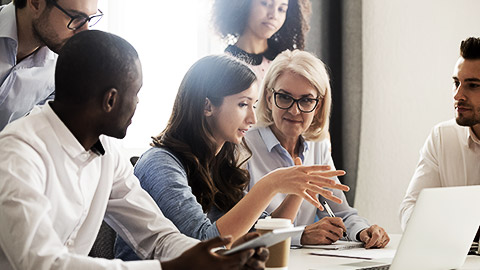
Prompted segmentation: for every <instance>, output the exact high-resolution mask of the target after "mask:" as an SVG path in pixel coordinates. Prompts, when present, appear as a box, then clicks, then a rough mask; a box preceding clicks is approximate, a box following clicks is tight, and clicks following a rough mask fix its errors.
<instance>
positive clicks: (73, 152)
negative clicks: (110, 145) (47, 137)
mask: <svg viewBox="0 0 480 270" xmlns="http://www.w3.org/2000/svg"><path fill="white" fill-rule="evenodd" d="M42 113H43V114H44V115H45V117H46V118H47V120H48V122H49V123H50V125H51V126H52V129H53V131H54V132H55V134H56V135H57V138H58V141H59V143H60V144H61V145H62V147H63V149H64V150H65V151H66V152H67V153H68V154H69V155H70V156H71V157H72V158H80V159H83V160H86V158H85V157H88V156H89V155H88V154H89V153H93V154H95V155H97V156H100V155H104V154H105V149H104V147H103V145H102V143H101V142H100V140H98V141H97V142H96V143H95V144H94V145H93V146H92V148H90V151H85V149H84V148H83V146H82V145H81V144H80V142H79V141H78V140H77V138H75V136H74V135H73V134H72V132H71V131H70V130H69V129H68V128H67V126H65V124H64V123H63V122H62V120H61V119H60V118H59V117H58V116H57V114H56V113H55V112H54V111H53V109H52V107H50V104H49V103H47V104H45V105H44V106H43V108H42ZM86 154H87V155H86Z"/></svg>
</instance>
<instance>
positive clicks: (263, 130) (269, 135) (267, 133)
mask: <svg viewBox="0 0 480 270" xmlns="http://www.w3.org/2000/svg"><path fill="white" fill-rule="evenodd" d="M258 132H259V133H260V136H261V137H262V140H263V142H264V143H265V146H266V147H267V149H268V152H272V149H273V148H274V147H275V146H277V145H278V146H280V147H283V146H282V145H281V144H280V141H279V140H278V139H277V137H276V136H275V134H273V132H272V129H271V128H270V127H259V128H258ZM300 140H301V143H302V145H303V149H300V155H301V156H303V153H305V152H306V151H308V143H307V142H306V141H305V139H304V138H303V136H300Z"/></svg>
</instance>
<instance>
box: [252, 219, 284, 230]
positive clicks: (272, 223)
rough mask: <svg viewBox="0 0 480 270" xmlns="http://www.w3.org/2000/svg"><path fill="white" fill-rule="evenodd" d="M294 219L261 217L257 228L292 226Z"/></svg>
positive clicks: (272, 228)
mask: <svg viewBox="0 0 480 270" xmlns="http://www.w3.org/2000/svg"><path fill="white" fill-rule="evenodd" d="M292 227H293V224H292V221H291V220H290V219H288V218H271V217H266V218H264V219H259V220H258V221H257V224H255V229H259V230H275V229H283V228H292Z"/></svg>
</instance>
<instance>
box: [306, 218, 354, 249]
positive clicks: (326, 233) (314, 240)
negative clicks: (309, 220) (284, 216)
mask: <svg viewBox="0 0 480 270" xmlns="http://www.w3.org/2000/svg"><path fill="white" fill-rule="evenodd" d="M345 231H346V228H345V225H344V224H343V221H342V219H341V218H339V217H324V218H322V219H321V220H319V221H317V222H315V223H313V224H310V225H308V226H306V227H305V230H304V231H303V234H302V238H301V239H300V243H301V244H302V245H329V244H331V243H333V242H335V241H337V240H338V239H340V238H342V236H343V232H345Z"/></svg>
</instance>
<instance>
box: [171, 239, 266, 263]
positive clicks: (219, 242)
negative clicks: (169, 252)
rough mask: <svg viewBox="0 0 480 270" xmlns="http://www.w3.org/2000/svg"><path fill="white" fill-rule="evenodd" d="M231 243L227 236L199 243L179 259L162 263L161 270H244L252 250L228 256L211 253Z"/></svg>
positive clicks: (252, 252) (252, 253)
mask: <svg viewBox="0 0 480 270" xmlns="http://www.w3.org/2000/svg"><path fill="white" fill-rule="evenodd" d="M231 241H232V238H231V237H229V236H228V237H216V238H213V239H210V240H207V241H203V242H200V243H198V244H197V245H195V246H194V247H192V248H191V249H189V250H187V251H185V252H184V253H183V254H182V255H180V257H178V258H176V259H173V260H171V261H167V262H162V269H166V270H169V269H175V270H183V269H185V270H191V269H199V270H200V269H202V270H203V269H244V266H245V264H246V263H247V262H248V261H249V260H250V259H251V257H252V256H253V255H254V253H255V251H254V250H253V249H247V250H244V251H240V252H237V253H235V254H231V255H228V256H223V255H221V254H218V253H214V252H212V249H214V248H217V247H222V246H225V245H227V244H229V243H230V242H231ZM247 269H249V268H247ZM253 269H258V268H253Z"/></svg>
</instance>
